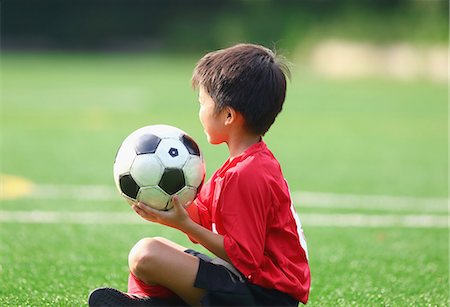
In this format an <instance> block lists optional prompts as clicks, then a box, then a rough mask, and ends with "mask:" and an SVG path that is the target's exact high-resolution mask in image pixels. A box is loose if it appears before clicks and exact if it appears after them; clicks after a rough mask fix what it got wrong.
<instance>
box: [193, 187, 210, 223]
mask: <svg viewBox="0 0 450 307" xmlns="http://www.w3.org/2000/svg"><path fill="white" fill-rule="evenodd" d="M210 190H211V184H210V182H207V183H206V184H204V185H203V187H202V189H201V190H200V192H199V193H198V195H197V197H196V198H195V200H194V202H193V204H194V205H195V206H197V212H198V218H199V220H198V221H196V222H197V223H198V224H200V225H202V226H203V227H205V228H207V229H209V230H211V225H212V221H211V214H210V203H211V201H210V197H211V196H210V195H211V191H210Z"/></svg>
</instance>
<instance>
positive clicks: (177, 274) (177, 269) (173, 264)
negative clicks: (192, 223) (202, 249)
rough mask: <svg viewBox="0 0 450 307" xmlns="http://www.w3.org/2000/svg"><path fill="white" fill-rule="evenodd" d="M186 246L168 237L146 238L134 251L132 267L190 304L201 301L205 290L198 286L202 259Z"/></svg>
mask: <svg viewBox="0 0 450 307" xmlns="http://www.w3.org/2000/svg"><path fill="white" fill-rule="evenodd" d="M185 250H186V248H184V247H182V246H180V245H178V244H176V243H173V242H171V241H169V240H167V239H164V238H147V239H143V240H141V241H139V242H138V243H137V244H136V245H135V246H134V247H133V248H132V250H131V252H130V255H129V258H128V262H129V267H130V271H131V273H132V274H133V275H134V276H136V277H137V278H139V279H140V280H141V281H143V282H144V283H146V284H148V285H159V286H163V287H166V288H168V289H170V290H171V291H173V292H174V293H175V294H176V295H178V296H179V297H180V298H182V299H183V300H184V301H185V302H186V303H188V304H189V305H199V304H200V300H201V298H202V297H203V296H204V294H205V291H204V290H203V289H199V288H195V287H194V281H195V278H196V276H197V271H198V266H199V259H198V258H197V257H195V256H192V255H189V254H186V253H185V252H184V251H185Z"/></svg>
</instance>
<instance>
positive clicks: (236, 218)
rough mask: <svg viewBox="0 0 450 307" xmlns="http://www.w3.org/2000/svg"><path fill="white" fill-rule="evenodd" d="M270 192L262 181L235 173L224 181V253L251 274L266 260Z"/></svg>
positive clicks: (245, 273)
mask: <svg viewBox="0 0 450 307" xmlns="http://www.w3.org/2000/svg"><path fill="white" fill-rule="evenodd" d="M270 203H271V199H270V192H269V191H268V187H267V185H266V184H265V183H264V181H263V179H262V178H258V177H257V176H256V178H255V176H251V175H250V176H246V175H245V174H242V173H239V174H238V173H233V174H232V175H231V176H230V177H229V178H226V179H225V180H224V182H223V189H222V191H221V196H220V199H219V203H218V205H219V206H220V207H221V211H220V215H221V220H222V223H221V224H222V225H221V227H222V228H223V234H224V246H225V251H226V253H227V255H228V257H229V258H230V260H231V261H232V262H233V264H234V266H235V267H236V268H237V269H238V270H239V271H240V272H242V273H243V274H244V275H245V276H247V277H248V276H249V275H251V274H252V273H253V272H255V271H256V270H257V269H258V268H259V267H260V265H261V263H262V262H263V259H264V245H265V239H266V221H267V217H268V212H269V210H270V205H269V204H270Z"/></svg>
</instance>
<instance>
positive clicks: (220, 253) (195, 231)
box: [132, 197, 231, 263]
mask: <svg viewBox="0 0 450 307" xmlns="http://www.w3.org/2000/svg"><path fill="white" fill-rule="evenodd" d="M172 201H173V204H174V207H173V209H171V210H169V211H159V210H155V209H153V208H151V207H148V206H146V205H145V204H143V203H138V204H135V205H133V206H132V208H133V210H134V211H136V213H137V214H139V215H140V216H141V217H143V218H144V219H146V220H148V221H150V222H154V223H159V224H163V225H167V226H170V227H173V228H176V229H179V230H181V231H183V232H184V233H185V234H187V235H188V236H189V237H190V238H192V239H194V240H195V241H197V242H198V243H200V244H201V245H203V246H204V247H205V248H206V249H208V250H209V251H210V252H212V253H213V254H215V255H216V256H217V257H219V258H222V259H223V260H225V261H227V262H229V263H231V261H230V259H229V258H228V255H227V253H226V252H225V245H224V237H223V236H222V235H219V234H217V233H214V232H212V231H210V230H208V229H206V228H204V227H203V226H201V225H199V224H197V222H196V221H195V220H194V219H195V218H198V217H199V215H198V212H197V211H196V210H197V209H195V208H196V207H197V206H196V205H195V204H192V205H191V206H189V207H188V208H191V207H195V208H192V209H189V210H191V212H188V211H187V210H186V209H185V208H184V207H183V206H182V205H181V204H180V202H179V200H178V197H174V198H173V200H172ZM191 214H192V215H191Z"/></svg>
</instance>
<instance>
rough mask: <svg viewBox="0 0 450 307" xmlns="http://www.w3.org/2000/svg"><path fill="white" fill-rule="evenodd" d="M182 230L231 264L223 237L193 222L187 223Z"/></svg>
mask: <svg viewBox="0 0 450 307" xmlns="http://www.w3.org/2000/svg"><path fill="white" fill-rule="evenodd" d="M180 230H182V231H183V232H184V233H186V234H187V235H188V236H189V237H190V238H192V239H194V240H195V241H197V242H198V243H200V244H201V245H203V246H204V247H205V248H206V249H208V250H209V251H210V252H212V253H213V254H215V255H216V256H217V257H219V258H222V259H223V260H225V261H227V262H229V263H231V260H230V259H229V258H228V255H227V253H226V251H225V245H224V238H223V236H222V235H219V234H217V233H214V232H212V231H210V230H208V229H206V228H204V227H203V226H201V225H199V224H197V223H195V222H194V221H192V220H191V221H190V222H189V223H186V225H185V226H184V227H183V228H182V229H180Z"/></svg>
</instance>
